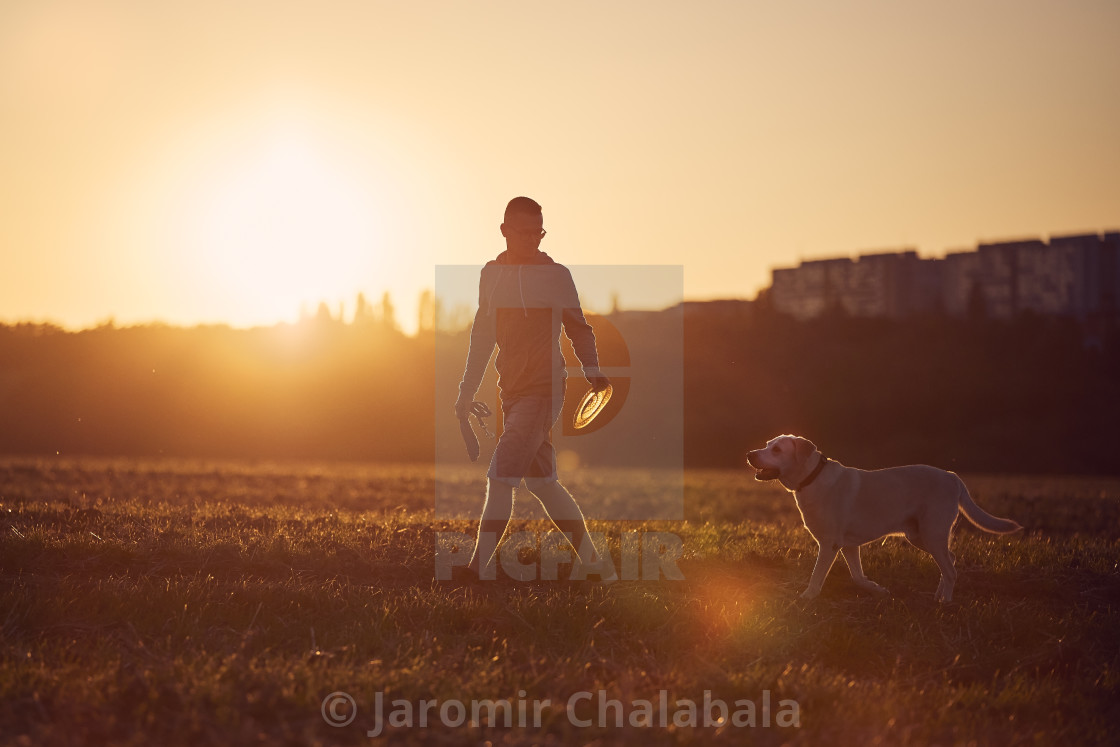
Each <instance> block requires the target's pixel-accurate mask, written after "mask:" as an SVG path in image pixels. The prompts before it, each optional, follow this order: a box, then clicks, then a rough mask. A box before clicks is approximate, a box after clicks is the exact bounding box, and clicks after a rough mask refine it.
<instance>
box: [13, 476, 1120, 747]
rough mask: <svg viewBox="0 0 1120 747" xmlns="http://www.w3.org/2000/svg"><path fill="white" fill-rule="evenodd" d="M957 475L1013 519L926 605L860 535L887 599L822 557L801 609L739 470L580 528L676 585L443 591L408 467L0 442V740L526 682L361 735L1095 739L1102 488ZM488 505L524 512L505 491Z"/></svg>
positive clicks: (926, 562)
mask: <svg viewBox="0 0 1120 747" xmlns="http://www.w3.org/2000/svg"><path fill="white" fill-rule="evenodd" d="M623 478H624V479H623ZM968 482H969V484H970V486H971V487H972V489H973V492H974V495H975V496H976V498H977V500H978V502H979V503H980V504H981V505H983V506H984V507H985V508H987V509H989V510H990V511H992V512H994V513H997V514H1002V515H1007V516H1011V517H1013V518H1015V519H1017V520H1018V521H1020V522H1021V523H1023V524H1024V525H1025V526H1026V527H1027V530H1026V532H1025V533H1023V534H1021V535H1019V536H1013V537H1010V538H1007V537H1004V538H997V537H993V536H990V535H983V534H981V533H979V532H976V531H974V530H972V529H971V528H964V529H962V530H961V531H960V532H959V533H958V536H957V538H956V540H955V544H954V550H955V552H956V553H957V556H958V568H959V569H960V571H961V574H960V579H959V581H958V584H957V593H956V601H955V602H954V603H953V604H950V605H938V604H936V603H935V602H934V601H933V590H934V588H935V587H936V585H937V570H936V567H935V566H934V564H933V562H932V560H931V559H929V558H928V557H927V556H924V555H923V554H921V553H919V552H917V551H916V550H914V549H912V548H910V547H909V546H907V545H906V544H905V543H903V542H901V541H897V540H889V541H887V542H886V543H884V544H882V545H875V546H872V547H870V548H868V550H867V551H866V552H865V553H864V556H865V569H866V570H867V572H868V575H869V576H870V577H871V578H873V579H875V580H876V581H878V582H880V583H882V584H884V585H886V586H887V587H889V588H890V589H891V590H892V591H893V592H894V596H892V597H889V598H878V597H872V596H867V595H863V594H860V593H858V592H857V591H856V589H855V587H854V586H853V585H852V584H851V583H850V581H848V579H847V578H846V574H844V573H841V572H834V573H833V575H832V576H830V578H829V581H828V583H826V585H825V589H824V592H823V594H822V596H821V597H820V598H819V599H818V600H816V601H814V602H812V603H803V602H800V601H799V600H798V599H797V596H796V595H797V593H798V592H800V590H801V589H802V588H803V586H804V584H805V582H806V581H807V579H808V576H809V572H810V570H811V567H812V562H813V558H814V547H813V546H812V545H811V539H810V538H809V536H808V534H807V533H806V532H805V531H804V530H803V529H801V528H800V527H799V525H798V518H797V514H796V511H795V509H794V508H793V506H792V504H791V502H790V500H789V499H788V498H786V497H785V496H784V494H782V493H780V492H778V491H776V490H774V488H773V487H771V486H768V485H759V484H756V483H754V482H752V481H750V480H749V479H747V478H746V476H744V475H743V474H741V473H730V472H695V473H689V474H688V476H687V479H686V494H685V499H686V502H685V505H686V520H685V521H683V522H675V523H674V522H665V523H645V524H643V523H637V522H626V523H624V522H596V523H594V525H593V527H592V528H593V529H596V530H599V531H604V532H606V533H607V534H608V537H609V538H610V543H611V548H612V552H613V553H614V554H615V557H616V558H617V557H618V553H619V551H620V547H619V533H620V532H623V531H636V530H660V531H671V532H675V533H677V534H679V535H680V536H681V537H682V538H683V541H684V550H685V556H684V559H683V560H682V562H681V568H682V570H683V572H684V574H685V577H686V580H684V581H680V582H669V581H660V582H620V583H618V584H615V585H614V586H611V587H608V588H602V587H599V586H597V585H595V584H584V583H577V582H551V583H549V582H535V583H517V582H513V581H508V580H507V581H499V582H494V583H488V584H482V583H479V584H475V585H465V586H464V585H461V584H454V583H437V582H435V581H434V580H433V567H434V558H433V548H434V533H435V532H437V531H443V530H454V531H463V532H469V531H471V529H472V526H471V524H470V522H467V521H446V520H440V519H437V518H436V517H435V516H434V514H433V511H432V508H431V507H432V496H433V491H434V484H433V478H432V471H431V468H430V467H429V468H427V469H424V468H409V467H399V468H383V467H360V466H337V465H336V466H324V465H311V464H305V465H270V464H257V465H246V464H202V463H185V462H143V463H134V462H125V461H93V460H88V461H82V460H77V461H71V462H63V461H57V460H51V461H33V460H8V461H4V462H0V633H2V637H0V662H2V663H0V741H4V742H6V743H14V744H24V743H27V744H99V743H114V744H154V743H162V744H199V743H211V744H243V743H257V742H266V743H293V744H296V743H301V744H302V743H312V744H314V743H320V744H335V743H365V742H368V741H370V740H369V739H368V738H367V737H366V729H369V728H373V725H374V724H373V715H372V708H373V704H374V698H375V694H376V693H377V692H383V693H385V694H386V695H385V698H386V709H387V710H388V707H389V701H390V700H392V699H398V698H399V699H405V700H409V701H411V702H414V703H415V702H418V701H420V700H421V699H433V698H434V699H439V700H441V701H446V700H448V699H457V700H461V701H470V700H472V699H483V698H489V699H498V698H507V699H511V700H515V701H516V699H517V698H518V696H519V693H520V692H522V691H523V692H524V693H525V695H524V696H522V697H524V698H525V699H526V700H528V701H530V702H531V701H533V700H544V699H548V700H550V701H551V704H552V707H550V708H548V709H546V710H545V712H544V713H543V718H542V723H541V726H540V727H539V728H534V727H532V726H529V727H526V728H519V727H517V726H514V727H512V728H505V727H503V726H489V725H486V724H483V725H480V726H464V727H460V728H458V729H451V728H448V727H444V726H442V725H440V724H438V721H437V723H436V725H435V726H434V727H432V728H427V729H420V728H413V729H403V728H402V729H389V730H388V731H389V733H390V735H391V737H392V739H393V742H394V743H399V742H406V743H407V742H413V743H422V742H423V743H428V742H431V743H447V744H458V743H463V742H481V741H486V740H489V741H491V742H493V743H498V744H548V743H555V744H573V743H622V742H635V741H639V740H641V741H643V742H645V743H649V744H676V743H690V742H691V743H727V744H733V743H734V744H737V743H741V742H744V741H749V742H751V743H753V744H763V745H766V744H783V743H792V744H820V743H826V742H827V743H829V744H861V745H862V744H875V743H881V744H891V745H895V744H902V745H907V744H909V745H925V744H966V743H978V744H1020V743H1027V742H1033V743H1042V744H1055V743H1069V744H1075V743H1105V742H1108V741H1110V740H1111V739H1112V736H1113V734H1114V732H1115V729H1116V727H1117V725H1118V724H1120V706H1118V705H1117V703H1120V697H1118V696H1120V652H1118V649H1117V647H1116V645H1115V631H1116V630H1117V629H1118V628H1120V577H1118V573H1117V572H1118V570H1120V567H1118V563H1120V533H1118V531H1117V527H1118V526H1120V483H1118V482H1116V481H1110V480H1089V479H1065V480H1062V479H1043V478H1030V479H1025V478H1001V477H984V478H974V479H970V480H968ZM569 483H570V486H571V487H572V488H573V492H575V493H576V494H577V497H583V498H585V499H586V500H587V501H588V502H593V501H594V500H595V498H594V497H593V494H594V493H598V494H602V495H608V496H614V499H617V496H619V495H625V491H628V490H629V491H633V490H635V488H634V484H635V481H634V476H633V475H623V477H622V478H620V476H619V474H615V473H610V472H594V473H591V472H587V473H576V474H574V475H573V476H572V479H571V480H570V481H569ZM457 489H459V490H462V491H463V492H464V494H465V495H468V496H469V494H470V493H471V492H472V491H475V490H478V489H480V478H478V477H477V476H476V475H475V474H474V473H464V475H463V477H462V481H461V485H460V486H459V487H458V488H457ZM517 517H518V524H517V528H518V529H544V528H545V527H544V526H543V525H542V524H540V523H539V513H536V512H535V511H532V510H525V508H524V506H523V505H522V504H519V507H518V513H517ZM841 570H842V569H840V568H838V569H837V571H841ZM340 690H341V691H345V692H348V693H350V694H351V695H352V696H353V697H354V699H355V700H356V702H357V704H358V709H359V712H358V715H357V719H356V720H355V722H354V723H353V724H351V725H350V726H347V727H344V728H335V727H332V726H329V725H327V724H326V723H324V719H323V717H322V715H321V712H320V705H321V703H322V701H323V698H324V696H326V695H327V694H329V693H332V692H335V691H340ZM599 690H604V691H605V693H606V696H607V697H609V698H613V699H617V700H620V701H623V702H624V703H626V704H629V703H630V702H632V701H641V700H651V701H654V702H655V703H656V700H657V698H658V694H659V692H660V691H661V690H665V691H666V692H667V693H668V697H669V702H670V703H672V702H673V701H675V700H676V699H678V698H681V699H689V700H692V701H695V702H697V703H698V704H702V702H703V698H704V693H705V691H706V690H707V691H710V692H711V697H712V698H718V699H721V700H723V701H725V702H727V703H728V704H731V703H733V702H734V701H735V700H737V699H748V700H752V701H754V702H756V703H760V702H761V698H762V696H763V692H764V691H769V692H770V693H771V698H772V702H773V703H774V704H775V705H774V709H775V710H776V709H777V703H778V701H779V700H780V699H791V700H796V701H797V703H798V704H799V709H800V726H799V727H797V728H779V727H777V726H774V725H771V726H769V727H762V726H756V727H755V728H749V727H735V726H732V725H730V724H726V725H724V726H718V727H717V726H713V727H704V726H699V727H695V728H693V727H674V726H672V725H671V723H670V724H669V725H667V726H666V727H664V728H662V727H654V728H640V727H635V726H629V725H624V726H623V727H621V728H616V727H614V726H605V727H602V728H600V727H599V726H592V727H586V728H581V727H577V726H576V725H575V724H573V723H572V718H571V717H570V716H569V714H568V713H567V712H566V711H565V710H564V708H563V705H564V704H565V703H566V702H567V700H568V698H569V697H570V696H571V695H572V694H573V693H578V692H581V691H589V692H593V693H594V692H597V691H599ZM588 713H589V711H587V710H583V709H577V712H576V714H575V715H576V716H577V717H578V716H584V715H587V714H588ZM591 716H592V718H593V719H594V717H595V714H594V713H593V712H591ZM699 717H700V718H701V719H702V718H703V714H702V713H701V714H699ZM670 718H671V716H670Z"/></svg>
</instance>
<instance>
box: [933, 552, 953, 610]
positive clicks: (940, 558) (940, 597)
mask: <svg viewBox="0 0 1120 747" xmlns="http://www.w3.org/2000/svg"><path fill="white" fill-rule="evenodd" d="M930 555H932V556H933V559H934V560H936V561H937V567H938V568H940V569H941V582H940V583H938V584H937V594H936V598H937V601H939V602H951V601H953V586H955V585H956V583H957V569H956V567H954V565H953V553H951V552H949V544H948V542H946V543H945V544H944V545H938V546H937V548H936V551H935V552H931V553H930Z"/></svg>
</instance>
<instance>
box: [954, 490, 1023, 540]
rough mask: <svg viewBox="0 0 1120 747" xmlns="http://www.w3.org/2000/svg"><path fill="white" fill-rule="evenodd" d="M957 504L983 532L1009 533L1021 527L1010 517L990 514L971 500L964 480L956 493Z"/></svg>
mask: <svg viewBox="0 0 1120 747" xmlns="http://www.w3.org/2000/svg"><path fill="white" fill-rule="evenodd" d="M957 505H958V506H960V509H961V512H962V513H964V515H965V517H967V518H968V520H969V521H971V522H972V523H973V524H975V525H976V526H977V527H979V528H980V529H983V530H984V531H985V532H991V533H992V534H1010V533H1011V532H1017V531H1019V530H1020V529H1022V528H1023V527H1022V526H1021V525H1020V524H1019V523H1018V522H1016V521H1012V520H1011V519H1001V518H999V517H998V516H992V515H991V514H990V513H988V512H987V511H985V510H984V509H982V508H980V507H979V506H977V505H976V501H974V500H972V496H971V495H969V494H968V488H966V487H965V486H964V482H963V481H962V482H961V483H960V490H959V492H958V493H957Z"/></svg>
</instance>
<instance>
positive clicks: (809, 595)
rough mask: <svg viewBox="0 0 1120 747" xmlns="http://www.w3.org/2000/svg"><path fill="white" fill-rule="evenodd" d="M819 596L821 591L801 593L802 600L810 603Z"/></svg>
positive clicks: (808, 590)
mask: <svg viewBox="0 0 1120 747" xmlns="http://www.w3.org/2000/svg"><path fill="white" fill-rule="evenodd" d="M819 594H820V591H818V590H815V589H806V590H805V591H803V592H801V598H802V599H804V600H806V601H808V600H810V599H816V598H817V596H818V595H819Z"/></svg>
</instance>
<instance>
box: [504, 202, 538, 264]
mask: <svg viewBox="0 0 1120 747" xmlns="http://www.w3.org/2000/svg"><path fill="white" fill-rule="evenodd" d="M501 228H502V236H505V238H506V249H507V250H508V251H509V253H510V254H511V255H512V256H513V257H514V258H528V257H531V256H532V255H534V254H536V253H537V250H538V248H539V247H540V244H541V239H543V238H544V234H545V231H544V215H543V214H542V213H541V206H540V205H538V204H537V203H536V201H535V200H530V199H529V198H528V197H514V198H513V199H512V200H510V201H509V204H508V205H506V213H505V219H504V221H503V223H502V227H501Z"/></svg>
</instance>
